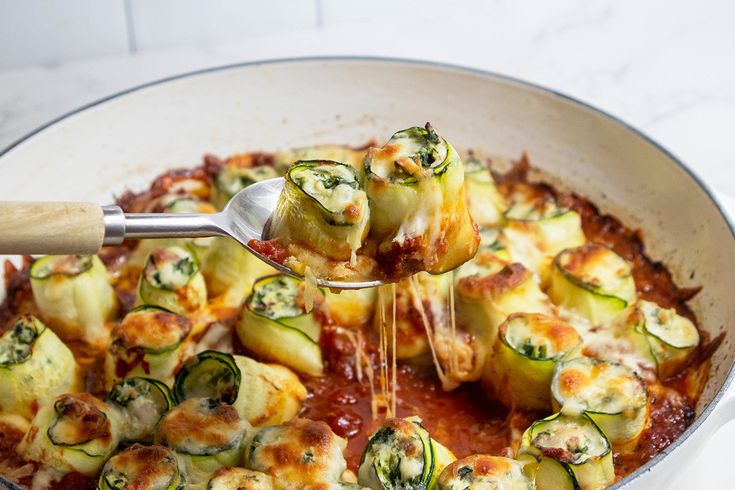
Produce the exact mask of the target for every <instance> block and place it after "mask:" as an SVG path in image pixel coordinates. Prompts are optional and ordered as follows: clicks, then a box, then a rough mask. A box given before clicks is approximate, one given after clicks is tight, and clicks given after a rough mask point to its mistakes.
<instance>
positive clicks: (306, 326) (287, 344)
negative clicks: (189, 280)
mask: <svg viewBox="0 0 735 490" xmlns="http://www.w3.org/2000/svg"><path fill="white" fill-rule="evenodd" d="M301 284H302V281H300V280H298V279H295V278H293V277H289V276H286V275H284V274H276V275H273V276H266V277H262V278H260V279H258V281H256V283H255V284H254V286H253V291H252V292H251V293H250V296H248V298H247V299H246V300H245V305H244V307H243V310H242V313H241V314H240V319H239V320H238V323H237V325H236V329H237V334H238V337H239V338H240V341H241V342H242V344H243V346H245V348H247V349H248V350H250V351H251V352H253V353H255V354H256V355H257V356H258V357H259V358H261V359H264V360H268V361H274V362H277V363H279V364H283V365H284V366H288V367H289V368H291V369H294V370H296V371H298V372H300V373H304V374H308V375H310V376H321V375H322V372H323V369H324V366H323V363H322V353H321V349H320V347H319V344H318V340H319V332H320V330H321V325H320V323H319V321H318V320H317V318H316V316H315V311H313V310H312V311H311V312H309V313H306V312H305V310H304V307H303V305H300V304H297V294H298V290H299V288H300V287H302V286H301Z"/></svg>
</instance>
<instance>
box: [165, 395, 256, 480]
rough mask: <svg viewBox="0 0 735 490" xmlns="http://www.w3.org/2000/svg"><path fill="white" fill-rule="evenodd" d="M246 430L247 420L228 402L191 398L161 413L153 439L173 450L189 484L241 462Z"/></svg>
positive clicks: (246, 439)
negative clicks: (184, 470) (161, 416)
mask: <svg viewBox="0 0 735 490" xmlns="http://www.w3.org/2000/svg"><path fill="white" fill-rule="evenodd" d="M249 430H250V424H248V422H247V421H246V420H243V419H241V418H240V417H239V416H238V414H237V410H235V408H234V407H232V406H231V405H227V404H226V403H221V402H219V401H217V400H212V399H210V398H192V399H190V400H185V401H183V402H182V403H180V404H179V405H177V406H175V407H173V408H172V409H171V410H170V411H169V412H168V413H166V415H164V416H163V418H162V419H161V421H160V422H159V423H158V426H157V428H156V433H155V438H154V441H155V443H156V444H161V445H163V446H168V447H169V448H171V449H172V450H173V451H174V452H175V453H176V455H177V458H178V459H179V461H180V462H181V463H182V464H183V466H184V468H185V469H186V475H187V479H188V483H189V484H199V483H204V482H206V481H207V480H208V479H209V476H210V475H211V474H212V473H213V472H215V471H216V470H218V469H220V468H224V467H225V466H237V465H238V464H239V463H240V461H241V460H242V455H243V452H244V450H245V445H246V444H247V442H248V437H247V434H248V431H249Z"/></svg>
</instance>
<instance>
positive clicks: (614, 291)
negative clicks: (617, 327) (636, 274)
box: [548, 243, 636, 325]
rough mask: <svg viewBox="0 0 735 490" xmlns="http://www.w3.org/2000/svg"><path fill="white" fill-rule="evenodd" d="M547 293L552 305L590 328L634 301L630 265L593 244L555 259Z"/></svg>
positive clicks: (567, 252) (633, 284)
mask: <svg viewBox="0 0 735 490" xmlns="http://www.w3.org/2000/svg"><path fill="white" fill-rule="evenodd" d="M548 294H549V297H550V298H551V300H552V301H553V302H554V303H555V304H557V305H559V306H561V307H563V308H567V309H569V310H572V311H573V312H574V313H576V314H578V315H581V316H582V317H584V318H586V319H587V320H588V321H589V322H590V323H591V324H592V325H599V324H601V323H605V322H608V321H611V320H613V319H614V318H615V317H616V316H618V315H619V314H621V312H623V311H625V310H626V309H627V308H628V306H629V305H632V304H633V303H634V302H635V300H636V290H635V282H634V280H633V273H632V269H631V266H630V264H629V263H628V262H626V261H625V259H623V258H622V257H620V256H619V255H618V254H616V253H615V252H613V251H612V250H610V249H609V248H607V247H604V246H602V245H598V244H595V243H588V244H586V245H583V246H581V247H577V248H570V249H567V250H564V251H563V252H561V253H560V254H559V255H557V256H556V258H555V259H554V267H553V268H552V270H551V273H550V286H549V290H548Z"/></svg>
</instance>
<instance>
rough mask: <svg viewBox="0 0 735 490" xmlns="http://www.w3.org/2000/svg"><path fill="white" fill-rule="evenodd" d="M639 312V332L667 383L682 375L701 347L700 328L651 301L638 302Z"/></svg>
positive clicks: (659, 373) (637, 326) (661, 377)
mask: <svg viewBox="0 0 735 490" xmlns="http://www.w3.org/2000/svg"><path fill="white" fill-rule="evenodd" d="M636 309H637V310H638V311H639V312H640V314H639V315H638V318H639V323H638V325H636V329H637V331H639V332H641V333H643V334H644V336H645V337H646V340H647V341H648V345H649V346H650V348H651V354H652V355H653V358H654V360H655V362H656V371H657V373H658V377H659V378H660V379H666V378H669V377H671V376H674V375H675V374H678V373H679V372H681V371H682V370H683V369H684V368H686V366H687V365H688V364H689V361H690V360H691V356H692V354H693V353H694V350H695V349H696V348H697V346H698V345H699V331H698V330H697V327H696V326H695V325H694V323H692V322H691V320H689V319H688V318H685V317H683V316H681V315H679V314H678V313H676V310H674V309H669V308H662V307H660V306H659V305H657V304H656V303H652V302H650V301H644V300H640V301H638V305H637V306H636Z"/></svg>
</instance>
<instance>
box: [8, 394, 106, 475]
mask: <svg viewBox="0 0 735 490" xmlns="http://www.w3.org/2000/svg"><path fill="white" fill-rule="evenodd" d="M119 435H120V424H119V420H118V418H117V414H116V413H115V412H114V411H113V409H112V408H111V407H110V406H108V405H107V404H106V403H104V402H102V401H101V400H99V399H97V398H95V397H94V396H92V395H90V394H89V393H76V394H73V395H61V396H58V397H57V398H55V399H53V400H50V401H49V403H47V404H46V405H44V406H42V407H41V409H40V410H39V411H38V413H37V414H36V416H35V417H34V419H33V422H31V428H30V429H29V430H28V432H26V435H25V437H23V440H22V441H21V442H20V444H18V448H17V450H18V453H19V454H20V455H21V456H22V457H23V458H24V459H25V460H26V461H37V462H39V463H42V464H44V465H45V466H48V467H50V468H53V469H54V470H56V471H58V472H60V473H71V472H74V471H76V472H79V473H82V474H83V475H86V476H95V475H96V474H97V472H98V471H99V470H100V468H102V465H103V464H104V463H105V461H107V458H109V457H110V455H111V454H112V453H113V452H114V451H115V449H116V448H117V444H118V442H119V437H120V436H119Z"/></svg>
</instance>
